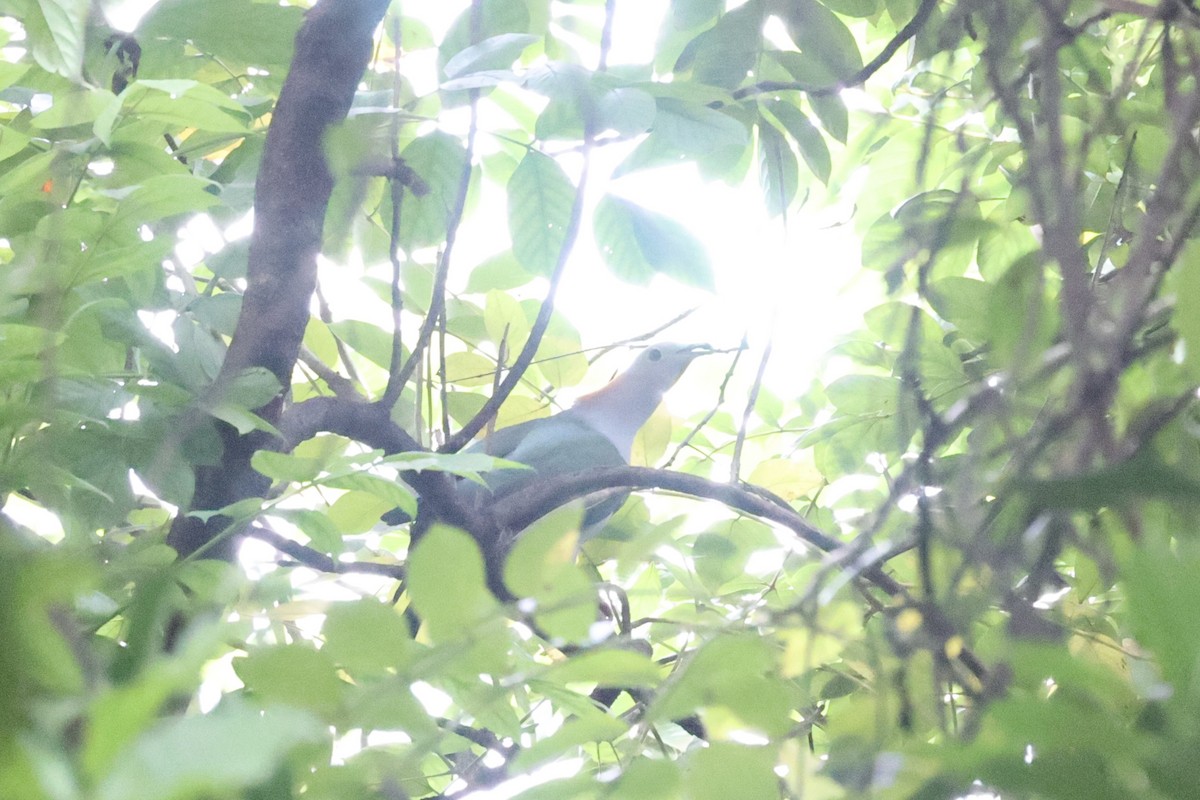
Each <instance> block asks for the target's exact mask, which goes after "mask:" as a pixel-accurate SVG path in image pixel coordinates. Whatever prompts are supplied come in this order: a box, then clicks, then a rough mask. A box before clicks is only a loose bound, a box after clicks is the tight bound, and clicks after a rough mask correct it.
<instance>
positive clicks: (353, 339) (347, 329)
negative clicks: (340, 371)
mask: <svg viewBox="0 0 1200 800" xmlns="http://www.w3.org/2000/svg"><path fill="white" fill-rule="evenodd" d="M329 331H330V333H332V334H333V335H334V336H336V337H337V338H338V339H341V340H342V341H343V342H345V343H346V344H348V345H349V346H350V347H351V348H352V349H354V350H356V351H357V352H358V353H360V354H361V355H363V356H366V357H367V358H368V359H370V360H371V361H372V362H373V363H374V364H376V365H378V366H380V367H383V368H384V369H388V367H389V365H390V364H391V363H392V335H391V333H389V332H388V331H385V330H383V329H382V328H380V327H379V326H378V325H373V324H371V323H370V322H363V321H361V320H357V319H343V320H339V321H337V322H331V323H330V324H329Z"/></svg>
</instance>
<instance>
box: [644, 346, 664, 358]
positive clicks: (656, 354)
mask: <svg viewBox="0 0 1200 800" xmlns="http://www.w3.org/2000/svg"><path fill="white" fill-rule="evenodd" d="M646 358H648V359H650V360H651V361H659V360H661V359H662V350H659V349H658V348H657V347H652V348H650V352H649V353H647V354H646Z"/></svg>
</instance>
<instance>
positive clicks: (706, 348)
mask: <svg viewBox="0 0 1200 800" xmlns="http://www.w3.org/2000/svg"><path fill="white" fill-rule="evenodd" d="M679 349H680V350H681V351H682V352H684V353H687V354H688V355H689V356H691V357H692V358H699V357H700V356H710V355H712V354H713V353H720V352H721V351H720V350H717V349H716V348H715V347H713V346H712V345H711V344H704V343H699V344H685V345H683V346H682V347H680V348H679Z"/></svg>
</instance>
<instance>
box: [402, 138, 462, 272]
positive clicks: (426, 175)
mask: <svg viewBox="0 0 1200 800" xmlns="http://www.w3.org/2000/svg"><path fill="white" fill-rule="evenodd" d="M400 155H401V157H402V158H403V159H404V163H405V164H407V165H408V166H409V167H410V168H411V169H412V170H413V171H414V172H415V173H416V174H417V175H418V176H419V177H420V178H421V180H422V181H424V182H425V184H426V186H428V188H429V191H428V192H426V193H425V194H423V195H421V196H420V197H417V196H415V195H412V194H409V193H406V194H405V196H404V205H403V207H402V211H401V215H400V244H401V246H402V247H404V249H405V250H408V251H412V250H413V249H415V248H418V247H428V246H430V245H435V244H439V243H441V242H443V241H445V239H446V231H447V229H448V225H449V223H450V217H451V215H452V214H453V212H454V208H455V203H456V202H457V198H458V193H459V184H461V183H462V180H463V172H464V170H466V169H467V167H468V165H467V151H466V148H464V147H463V146H462V143H461V142H459V141H458V139H457V138H455V137H453V136H450V135H449V134H446V133H442V132H441V131H436V132H434V133H431V134H429V135H428V136H422V137H421V138H420V139H416V140H414V141H413V142H411V143H410V144H409V145H408V147H405V148H404V151H403V152H402V153H401V154H400Z"/></svg>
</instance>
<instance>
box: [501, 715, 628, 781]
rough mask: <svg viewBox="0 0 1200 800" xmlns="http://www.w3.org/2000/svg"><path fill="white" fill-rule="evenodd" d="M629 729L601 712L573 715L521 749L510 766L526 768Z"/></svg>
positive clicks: (603, 740) (617, 736) (612, 738)
mask: <svg viewBox="0 0 1200 800" xmlns="http://www.w3.org/2000/svg"><path fill="white" fill-rule="evenodd" d="M628 731H629V723H627V722H624V721H623V720H620V719H617V718H615V717H612V716H609V715H608V714H603V713H593V714H585V715H584V716H576V717H574V718H572V719H569V720H567V722H566V723H565V724H564V725H563V726H562V727H561V728H559V729H558V730H557V731H555V732H554V733H553V734H551V735H550V736H547V737H545V738H543V739H540V740H539V741H537V742H535V743H534V744H533V745H532V746H530V747H527V748H524V749H522V751H521V752H520V753H519V754H518V755H517V757H516V758H515V759H513V767H514V769H517V770H521V771H527V770H530V769H533V768H534V767H536V766H538V765H539V764H542V763H545V762H546V761H549V760H551V759H554V758H562V757H564V756H566V755H568V754H570V753H573V752H574V750H575V748H577V747H579V746H581V745H585V744H591V743H592V742H611V741H613V740H614V739H618V738H620V737H621V736H624V735H625V734H626V733H627V732H628Z"/></svg>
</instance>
